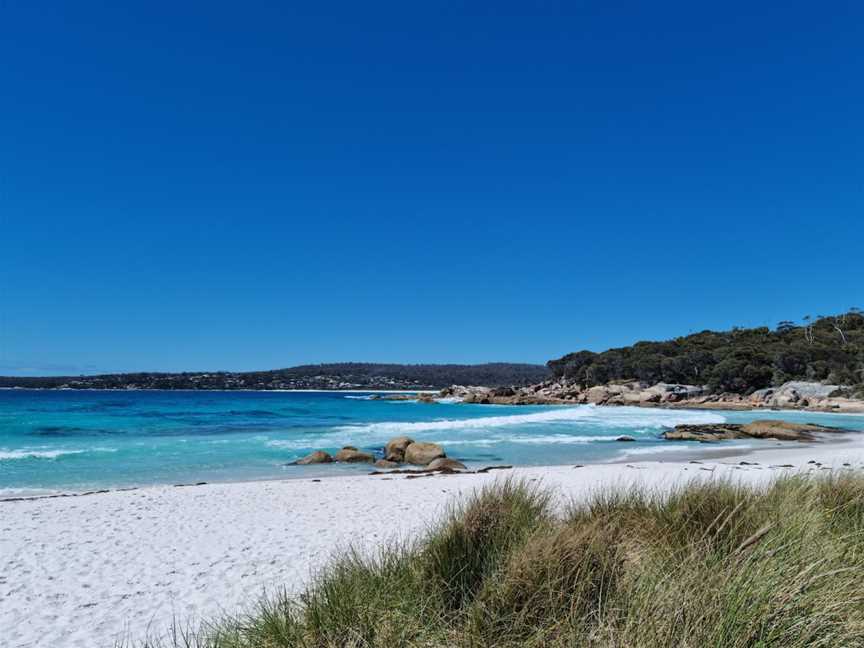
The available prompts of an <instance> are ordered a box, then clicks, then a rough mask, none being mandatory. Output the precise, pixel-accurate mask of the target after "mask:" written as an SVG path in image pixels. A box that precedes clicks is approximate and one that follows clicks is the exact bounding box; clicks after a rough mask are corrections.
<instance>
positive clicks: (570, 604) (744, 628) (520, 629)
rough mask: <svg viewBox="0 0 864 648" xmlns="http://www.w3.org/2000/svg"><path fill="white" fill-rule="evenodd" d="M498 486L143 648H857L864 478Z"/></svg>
mask: <svg viewBox="0 0 864 648" xmlns="http://www.w3.org/2000/svg"><path fill="white" fill-rule="evenodd" d="M555 502H556V498H555V494H554V493H550V492H548V491H544V490H542V489H540V488H537V487H535V486H534V485H531V484H528V483H525V482H518V481H502V482H497V483H495V484H494V485H492V486H490V487H487V488H485V489H483V490H481V491H478V492H477V493H475V495H474V496H473V497H472V498H470V499H469V500H467V501H465V502H464V503H463V504H462V505H461V506H458V507H456V508H454V509H453V510H451V511H450V512H449V513H448V514H447V515H446V517H445V518H444V519H443V520H441V522H440V524H439V525H438V526H437V527H436V528H434V529H432V530H431V531H430V532H429V533H428V535H427V536H425V537H424V538H422V539H420V540H417V541H414V542H407V543H401V544H392V545H390V546H387V547H385V548H384V549H382V550H380V552H378V553H377V554H375V555H372V556H369V555H366V554H364V553H361V552H350V551H349V552H347V553H344V554H343V555H342V556H341V557H339V558H338V559H337V560H335V562H333V563H331V564H330V566H329V567H327V568H326V569H324V570H323V571H322V572H321V573H319V574H318V575H317V577H316V578H315V579H314V580H313V582H312V583H311V585H310V586H309V587H308V588H307V589H306V591H305V592H304V593H303V594H302V595H301V596H300V597H299V598H297V599H293V598H290V597H288V596H286V595H282V596H277V597H275V598H270V599H268V600H266V601H264V602H262V603H261V604H260V605H259V606H258V608H257V610H256V611H254V612H253V613H251V614H248V615H243V616H237V617H233V618H227V619H224V620H221V621H218V622H214V623H212V624H209V625H206V626H204V627H201V628H200V629H197V630H194V631H184V630H182V629H179V628H175V630H174V633H173V636H171V637H170V638H169V639H168V640H167V641H163V642H160V641H151V642H147V643H145V644H144V646H146V647H148V648H156V647H160V646H170V647H171V648H179V647H183V648H193V647H194V648H289V647H290V648H336V647H343V648H347V647H350V648H361V647H364V648H373V647H381V648H384V647H386V648H391V647H399V646H405V647H408V646H424V647H428V648H433V647H442V648H443V647H444V646H464V647H480V646H493V645H494V646H503V647H512V648H516V647H517V646H519V647H529V648H530V647H537V648H539V647H540V646H551V647H553V648H564V647H565V646H566V647H570V646H600V647H604V648H613V647H623V646H627V647H631V648H639V647H645V648H649V647H650V648H654V647H657V646H683V647H691V648H696V647H701V646H724V647H729V648H739V647H740V648H744V647H748V648H749V647H759V648H771V647H781V646H782V647H783V648H799V647H800V648H803V647H804V646H860V645H864V594H862V591H861V586H860V584H861V579H862V577H864V478H862V477H860V476H857V475H838V474H832V475H829V476H827V477H825V478H822V479H819V478H813V477H803V476H797V477H791V478H784V479H782V480H780V481H776V482H774V483H773V484H772V485H770V486H768V487H767V488H764V489H761V490H760V489H749V488H746V487H742V486H738V485H733V484H731V483H728V482H718V481H715V482H708V483H702V484H695V483H693V484H690V485H688V486H682V487H679V488H678V489H677V490H675V491H673V492H671V493H667V494H665V495H659V494H658V493H654V492H647V491H644V490H639V489H636V488H631V489H629V490H622V491H613V492H602V493H597V494H595V495H594V496H593V497H592V498H591V499H590V500H588V501H585V502H574V503H572V504H570V505H569V506H567V507H564V512H563V514H562V509H561V507H560V506H557V505H555Z"/></svg>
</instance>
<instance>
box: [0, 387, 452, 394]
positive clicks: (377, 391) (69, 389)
mask: <svg viewBox="0 0 864 648" xmlns="http://www.w3.org/2000/svg"><path fill="white" fill-rule="evenodd" d="M0 391H51V392H85V393H86V392H118V393H122V392H191V393H197V392H225V393H232V392H245V393H254V394H263V393H268V392H278V393H283V394H284V393H300V394H303V393H322V394H434V393H437V392H439V391H441V390H440V389H429V388H422V389H156V388H149V387H133V388H131V389H120V388H116V389H115V388H108V387H93V388H84V389H82V388H76V387H0Z"/></svg>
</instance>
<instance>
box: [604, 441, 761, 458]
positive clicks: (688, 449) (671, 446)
mask: <svg viewBox="0 0 864 648" xmlns="http://www.w3.org/2000/svg"><path fill="white" fill-rule="evenodd" d="M631 445H632V444H631ZM753 448H754V446H753V445H747V444H742V443H737V444H732V445H727V444H725V443H724V444H723V445H722V446H717V447H716V448H715V450H716V449H722V450H723V451H724V452H726V451H729V450H736V451H737V450H752V449H753ZM707 449H709V448H707V447H705V446H704V445H702V446H699V447H696V446H694V445H691V444H685V445H679V444H677V443H658V444H654V445H651V446H648V447H645V448H627V449H625V450H623V451H622V452H621V456H624V457H629V456H631V455H634V456H639V455H652V454H659V453H661V452H662V453H664V454H665V453H667V452H671V453H675V452H685V453H692V452H694V450H696V451H704V450H707Z"/></svg>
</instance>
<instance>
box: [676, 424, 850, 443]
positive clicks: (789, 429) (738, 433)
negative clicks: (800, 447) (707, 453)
mask: <svg viewBox="0 0 864 648" xmlns="http://www.w3.org/2000/svg"><path fill="white" fill-rule="evenodd" d="M848 431H849V430H844V429H842V428H835V427H828V426H825V425H816V424H814V423H792V422H790V421H774V420H765V421H753V422H752V423H705V424H697V425H693V424H686V425H676V426H675V428H674V429H672V430H667V431H666V432H664V433H663V434H661V435H660V436H661V437H662V438H664V439H668V440H670V441H699V442H701V443H712V442H715V441H726V440H729V439H776V440H778V441H813V440H814V439H815V438H816V437H815V436H814V435H816V434H825V433H836V432H848Z"/></svg>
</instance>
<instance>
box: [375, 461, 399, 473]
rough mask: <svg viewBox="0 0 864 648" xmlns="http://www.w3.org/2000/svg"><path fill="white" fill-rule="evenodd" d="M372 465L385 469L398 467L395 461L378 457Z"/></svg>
mask: <svg viewBox="0 0 864 648" xmlns="http://www.w3.org/2000/svg"><path fill="white" fill-rule="evenodd" d="M374 466H375V467H376V468H384V469H386V470H392V469H393V468H398V467H399V464H398V463H396V462H395V461H387V460H386V459H379V460H378V461H376V462H375V464H374Z"/></svg>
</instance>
